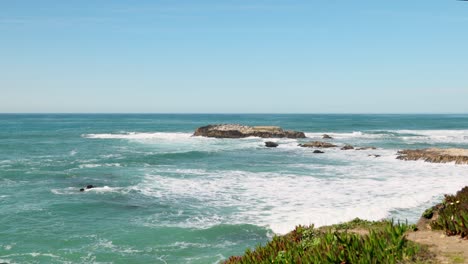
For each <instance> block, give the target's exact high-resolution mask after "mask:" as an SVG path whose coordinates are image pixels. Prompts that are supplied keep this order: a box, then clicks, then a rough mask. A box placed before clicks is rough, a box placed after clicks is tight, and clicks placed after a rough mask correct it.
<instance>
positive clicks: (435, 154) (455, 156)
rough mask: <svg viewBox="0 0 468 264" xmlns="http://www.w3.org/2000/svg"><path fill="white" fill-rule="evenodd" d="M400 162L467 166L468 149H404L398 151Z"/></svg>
mask: <svg viewBox="0 0 468 264" xmlns="http://www.w3.org/2000/svg"><path fill="white" fill-rule="evenodd" d="M397 154H398V155H399V156H398V157H397V159H400V160H424V161H426V162H433V163H447V162H455V163H456V164H468V149H456V148H451V149H439V148H429V149H406V150H401V151H398V153H397Z"/></svg>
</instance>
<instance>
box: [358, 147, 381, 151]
mask: <svg viewBox="0 0 468 264" xmlns="http://www.w3.org/2000/svg"><path fill="white" fill-rule="evenodd" d="M368 149H377V148H376V147H362V148H357V149H356V150H368Z"/></svg>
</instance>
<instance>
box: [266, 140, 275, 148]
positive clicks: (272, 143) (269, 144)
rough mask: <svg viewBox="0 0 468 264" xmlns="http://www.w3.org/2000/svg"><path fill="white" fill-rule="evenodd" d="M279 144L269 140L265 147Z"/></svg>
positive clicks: (273, 146)
mask: <svg viewBox="0 0 468 264" xmlns="http://www.w3.org/2000/svg"><path fill="white" fill-rule="evenodd" d="M277 146H278V143H276V142H272V141H267V142H265V147H267V148H276V147H277Z"/></svg>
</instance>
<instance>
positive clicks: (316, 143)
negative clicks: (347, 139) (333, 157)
mask: <svg viewBox="0 0 468 264" xmlns="http://www.w3.org/2000/svg"><path fill="white" fill-rule="evenodd" d="M299 146H300V147H303V148H334V147H337V145H333V144H331V143H328V142H321V141H312V142H307V143H304V144H299Z"/></svg>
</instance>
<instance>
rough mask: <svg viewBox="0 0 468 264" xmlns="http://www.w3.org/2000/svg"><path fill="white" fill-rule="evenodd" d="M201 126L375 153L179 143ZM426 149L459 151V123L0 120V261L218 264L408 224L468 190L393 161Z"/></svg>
mask: <svg viewBox="0 0 468 264" xmlns="http://www.w3.org/2000/svg"><path fill="white" fill-rule="evenodd" d="M213 123H241V124H246V125H277V126H282V127H283V128H287V129H294V130H300V131H304V132H306V134H307V136H308V137H309V139H308V140H316V139H320V136H321V135H322V134H323V133H327V134H329V135H331V136H333V137H334V138H335V139H334V140H333V142H335V143H336V144H338V145H343V144H345V143H349V144H352V145H355V146H375V147H377V149H376V150H363V151H357V150H349V151H341V150H339V149H327V150H325V152H326V153H325V154H313V153H312V152H313V150H312V149H305V148H300V147H298V146H297V144H298V143H301V142H304V141H306V140H293V139H274V141H277V142H278V143H280V146H279V147H278V148H275V149H269V148H265V147H264V142H265V141H267V140H266V139H260V138H247V139H208V138H200V137H191V133H193V131H194V129H195V128H197V127H199V126H203V125H207V124H213ZM434 146H435V147H464V148H468V116H467V115H117V114H115V115H13V114H12V115H0V186H1V190H0V262H6V263H217V262H219V261H220V260H222V259H225V258H227V257H229V256H230V255H236V254H241V253H242V252H243V251H244V250H245V249H246V248H248V247H253V246H255V245H257V244H259V243H264V242H266V241H268V239H270V238H271V236H272V235H273V234H274V233H285V232H287V231H288V230H291V229H292V228H293V227H294V226H295V225H297V224H310V223H315V224H316V225H326V224H333V223H338V222H341V221H347V220H350V219H353V218H355V217H361V218H365V219H371V220H377V219H381V218H385V217H393V218H397V219H408V220H409V221H410V222H411V221H413V222H414V221H416V219H417V218H418V216H419V214H420V213H421V212H422V211H423V210H424V208H426V207H428V206H429V205H431V204H434V203H435V202H436V201H437V200H438V199H440V198H441V197H442V195H443V194H444V193H449V192H454V191H456V190H458V189H460V188H461V187H462V186H464V185H468V178H467V177H466V175H467V172H468V167H467V166H461V165H454V164H428V163H423V162H419V161H418V162H405V161H399V160H396V159H395V154H396V151H397V150H398V149H402V148H421V147H434ZM374 154H376V155H381V157H379V158H375V157H373V156H369V155H374ZM88 184H93V185H95V186H97V188H95V189H90V190H87V191H86V192H79V189H80V188H82V187H84V186H86V185H88Z"/></svg>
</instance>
